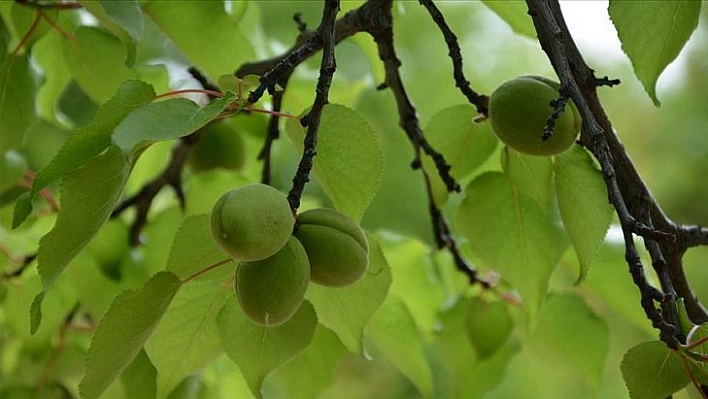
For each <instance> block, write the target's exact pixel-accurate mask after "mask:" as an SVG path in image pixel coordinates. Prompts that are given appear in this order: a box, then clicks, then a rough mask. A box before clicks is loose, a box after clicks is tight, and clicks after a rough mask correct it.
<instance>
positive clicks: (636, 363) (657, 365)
mask: <svg viewBox="0 0 708 399" xmlns="http://www.w3.org/2000/svg"><path fill="white" fill-rule="evenodd" d="M621 369H622V377H624V381H625V383H626V384H627V389H629V396H630V397H631V398H632V399H663V398H666V397H667V396H670V395H671V394H673V393H674V392H677V391H678V390H679V389H681V388H683V387H685V386H686V385H687V384H688V383H689V379H688V376H687V375H686V371H685V370H684V368H683V365H682V363H681V358H680V355H679V353H678V352H675V351H673V350H671V349H669V348H668V347H666V344H664V343H663V342H661V341H649V342H644V343H641V344H639V345H637V346H635V347H633V348H632V349H630V350H628V351H627V353H625V355H624V358H623V359H622V364H621Z"/></svg>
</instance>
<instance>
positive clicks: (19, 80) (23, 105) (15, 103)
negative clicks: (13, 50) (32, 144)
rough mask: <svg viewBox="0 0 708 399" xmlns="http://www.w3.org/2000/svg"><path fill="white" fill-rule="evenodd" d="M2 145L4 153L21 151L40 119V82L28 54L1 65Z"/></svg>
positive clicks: (0, 137) (8, 59) (0, 122)
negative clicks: (37, 106)
mask: <svg viewBox="0 0 708 399" xmlns="http://www.w3.org/2000/svg"><path fill="white" fill-rule="evenodd" d="M0 66H1V67H0V115H2V117H0V141H2V147H3V151H7V150H10V149H13V148H19V147H20V146H21V145H22V138H23V137H24V134H25V131H26V130H27V129H28V128H29V127H30V125H32V123H33V122H34V121H35V119H36V118H37V115H36V113H35V108H34V107H35V92H36V91H37V87H38V86H39V85H38V82H37V77H36V76H35V72H34V71H33V69H32V67H31V65H30V62H29V58H28V55H27V54H24V55H21V56H18V57H17V58H10V57H8V58H6V59H5V60H3V62H2V63H1V64H0Z"/></svg>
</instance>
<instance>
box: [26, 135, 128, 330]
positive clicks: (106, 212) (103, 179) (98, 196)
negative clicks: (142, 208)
mask: <svg viewBox="0 0 708 399" xmlns="http://www.w3.org/2000/svg"><path fill="white" fill-rule="evenodd" d="M128 172H129V167H128V162H127V160H126V159H125V157H124V156H123V154H122V153H121V152H120V150H119V149H118V148H116V147H111V148H110V149H109V150H108V151H107V152H105V153H103V154H101V155H98V156H96V157H94V158H92V159H91V160H90V161H89V162H88V163H86V165H85V166H84V167H83V168H82V169H79V170H77V171H76V172H74V173H72V174H70V175H68V176H67V177H66V178H65V179H64V181H63V183H62V188H61V207H60V209H59V214H58V215H57V221H56V224H55V225H54V228H53V229H52V231H50V232H49V233H48V234H47V235H45V236H44V237H42V239H41V240H40V242H39V251H38V253H37V259H38V263H39V266H38V268H39V274H40V276H42V283H43V284H44V291H45V292H46V291H47V290H48V289H49V287H50V286H51V285H52V283H53V282H54V280H55V279H56V278H57V276H58V275H59V274H60V273H61V272H62V271H63V270H64V268H65V267H66V265H68V264H69V262H70V261H71V260H72V259H73V258H74V256H76V254H77V253H78V252H79V251H80V250H81V248H83V247H84V246H85V245H86V244H87V243H88V242H89V240H90V239H91V237H93V235H94V234H95V233H96V232H97V231H98V229H99V228H100V227H101V225H102V224H103V223H104V222H105V221H106V219H108V216H110V214H111V211H112V210H113V207H114V206H115V204H116V203H117V202H118V200H119V199H120V195H121V193H122V192H123V186H124V185H125V181H126V180H127V178H128ZM40 295H41V294H40ZM40 301H41V300H40ZM39 305H40V304H39V303H37V304H36V306H37V307H34V306H33V310H34V312H33V313H35V314H38V315H39V313H38V311H39V309H38V306H39ZM40 319H41V316H40ZM38 322H39V319H37V323H38ZM37 326H38V324H36V325H33V327H32V329H33V330H35V329H36V327H37Z"/></svg>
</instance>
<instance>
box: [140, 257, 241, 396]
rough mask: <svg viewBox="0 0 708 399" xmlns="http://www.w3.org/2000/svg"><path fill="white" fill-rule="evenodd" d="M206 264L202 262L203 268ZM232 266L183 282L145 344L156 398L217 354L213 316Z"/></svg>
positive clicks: (228, 290)
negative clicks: (153, 374)
mask: <svg viewBox="0 0 708 399" xmlns="http://www.w3.org/2000/svg"><path fill="white" fill-rule="evenodd" d="M206 266H209V265H204V267H206ZM231 278H233V268H232V267H226V266H222V267H220V268H218V269H214V270H212V271H209V272H207V273H204V274H203V275H201V276H200V277H199V278H198V279H196V280H193V281H189V282H187V283H185V284H184V285H183V286H182V288H181V289H180V290H179V292H178V293H177V294H176V295H175V296H174V298H173V299H172V302H171V303H170V306H169V308H168V309H167V311H166V312H165V314H164V316H163V317H162V319H161V320H160V323H159V324H158V325H157V328H155V331H154V332H153V333H152V335H151V336H150V339H148V341H147V342H146V343H145V351H146V352H147V354H148V356H149V357H150V360H151V361H152V363H153V364H154V365H155V369H156V370H157V397H158V398H165V397H167V395H168V394H169V393H170V392H171V391H172V390H173V389H174V388H175V387H176V386H177V385H178V384H179V383H180V381H182V380H183V379H184V378H185V377H187V376H189V375H191V374H194V373H195V372H197V371H198V370H200V369H201V368H202V367H204V366H205V365H206V364H207V363H208V362H209V361H212V360H213V359H214V358H215V357H216V356H217V355H218V354H219V353H221V344H220V342H219V331H218V328H217V324H216V317H217V315H218V313H219V310H220V309H221V307H222V306H223V305H224V303H225V302H226V300H227V299H228V298H229V295H230V294H232V293H233V287H232V286H230V285H227V284H226V282H227V281H228V280H230V279H231Z"/></svg>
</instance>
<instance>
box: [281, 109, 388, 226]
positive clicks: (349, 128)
mask: <svg viewBox="0 0 708 399" xmlns="http://www.w3.org/2000/svg"><path fill="white" fill-rule="evenodd" d="M286 128H287V131H288V134H289V135H290V139H291V140H292V141H293V143H294V144H295V146H296V148H298V149H299V151H300V152H301V153H302V150H303V148H304V147H303V140H304V138H305V133H306V128H303V127H302V126H301V125H300V123H299V122H298V121H295V120H289V121H288V123H287V125H286ZM316 152H317V155H316V156H315V159H314V174H315V176H316V177H317V181H318V182H319V183H320V185H321V186H322V188H323V189H324V191H325V192H326V193H327V196H328V197H329V198H330V200H332V203H333V204H334V206H335V208H337V210H338V211H340V212H342V213H344V214H345V215H347V216H349V217H350V218H352V219H354V220H355V221H359V220H361V217H362V216H363V215H364V211H365V210H366V208H367V207H368V206H369V203H371V201H372V200H373V198H374V195H375V194H376V192H377V191H378V188H379V183H380V180H381V176H382V174H383V167H384V159H383V153H382V151H381V146H380V145H379V141H378V137H377V135H376V132H374V130H372V129H371V126H369V124H368V122H367V121H366V120H365V119H364V118H362V117H361V115H359V114H358V113H357V112H355V111H353V110H352V109H350V108H347V107H345V106H343V105H338V104H327V105H326V106H325V107H324V109H323V110H322V119H321V120H320V126H319V133H318V137H317V147H316Z"/></svg>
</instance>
